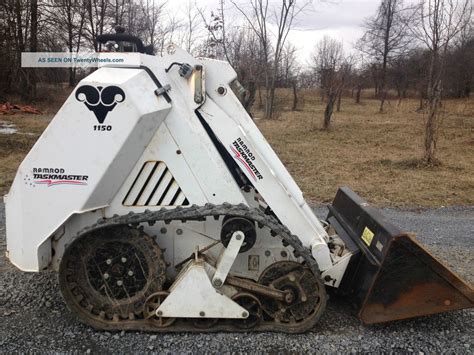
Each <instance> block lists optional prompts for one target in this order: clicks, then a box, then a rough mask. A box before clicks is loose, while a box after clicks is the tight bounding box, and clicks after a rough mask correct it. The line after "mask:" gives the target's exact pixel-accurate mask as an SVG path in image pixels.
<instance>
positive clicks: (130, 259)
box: [59, 226, 166, 325]
mask: <svg viewBox="0 0 474 355" xmlns="http://www.w3.org/2000/svg"><path fill="white" fill-rule="evenodd" d="M165 271H166V264H165V261H164V259H163V254H162V251H161V250H160V248H159V247H158V245H156V243H155V242H154V240H153V239H152V238H151V237H150V236H148V235H146V234H145V233H144V232H142V231H140V230H138V229H133V228H130V227H127V226H121V227H110V228H103V229H98V230H96V231H94V232H92V233H89V234H86V235H85V236H84V237H81V238H80V239H78V240H76V241H74V243H73V244H72V245H70V246H69V247H68V248H67V249H66V252H65V253H64V255H63V258H62V260H61V264H60V266H59V285H60V289H61V293H62V295H63V297H64V300H65V301H66V304H67V306H68V307H69V308H70V309H71V310H72V311H73V312H74V313H76V314H77V315H78V316H79V318H80V319H81V320H82V321H84V322H85V323H89V324H91V323H92V325H97V324H94V323H95V322H99V323H100V322H101V321H104V322H107V321H110V320H111V321H119V320H121V319H128V320H134V319H135V318H136V317H137V316H138V317H141V316H142V312H143V305H144V303H145V301H146V300H147V299H148V298H149V296H150V295H151V294H153V293H155V292H157V291H159V290H161V289H162V288H163V284H164V282H165Z"/></svg>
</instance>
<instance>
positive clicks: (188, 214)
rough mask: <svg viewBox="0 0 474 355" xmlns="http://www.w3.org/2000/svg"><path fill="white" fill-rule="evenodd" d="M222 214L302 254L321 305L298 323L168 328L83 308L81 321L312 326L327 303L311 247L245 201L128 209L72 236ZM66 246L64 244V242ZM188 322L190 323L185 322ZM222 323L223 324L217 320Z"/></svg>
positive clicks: (132, 325)
mask: <svg viewBox="0 0 474 355" xmlns="http://www.w3.org/2000/svg"><path fill="white" fill-rule="evenodd" d="M222 215H227V216H235V217H242V218H247V219H249V220H253V221H255V222H256V223H257V224H258V227H259V228H262V227H267V228H269V229H270V231H271V235H272V236H274V237H275V236H278V237H279V238H281V239H282V242H283V244H284V245H290V246H291V247H292V248H293V249H294V255H295V257H302V258H303V259H304V261H305V265H306V266H307V267H308V268H309V269H310V270H311V271H312V273H313V274H314V275H315V276H316V278H317V279H318V281H319V283H320V289H321V291H322V292H321V294H320V298H321V305H320V308H319V310H318V311H317V312H314V313H313V314H311V315H310V316H309V317H308V319H306V320H305V321H302V322H298V323H278V322H269V321H266V322H261V323H260V324H259V325H257V326H256V327H254V328H251V329H242V328H240V327H239V326H237V325H233V324H230V323H226V321H225V320H224V321H219V322H218V323H217V324H216V325H213V326H212V328H209V329H202V328H198V327H196V326H194V325H193V324H192V320H191V321H183V320H180V319H178V320H177V321H176V323H178V324H176V325H171V326H170V327H167V328H157V327H154V326H153V323H152V322H150V321H146V320H143V319H137V320H118V321H111V320H103V319H100V318H97V317H92V315H91V314H90V313H87V311H86V310H84V312H83V314H78V316H79V318H80V319H81V321H83V322H84V323H86V324H88V325H90V326H92V327H94V328H96V329H104V330H116V331H121V330H140V331H151V332H165V333H167V332H218V331H233V332H239V331H240V332H248V331H280V332H285V333H301V332H304V331H307V330H309V329H311V328H312V327H314V325H315V324H316V323H317V321H318V320H319V318H320V317H321V314H322V313H323V312H324V309H325V307H326V293H325V289H324V283H323V282H322V280H321V276H320V271H319V268H318V264H317V263H316V261H315V260H314V259H313V257H312V255H311V253H310V251H309V250H308V249H307V248H305V247H304V246H303V245H302V243H301V241H300V240H299V239H298V237H297V236H295V235H293V234H291V233H290V231H289V230H288V228H286V227H285V226H283V225H282V224H281V223H280V222H279V221H278V220H277V219H276V218H275V217H273V216H270V215H267V214H265V213H264V212H263V211H261V210H259V209H255V208H249V207H248V206H247V205H244V204H239V205H232V204H228V203H224V204H222V205H214V204H210V203H208V204H206V205H204V206H197V205H192V206H190V207H181V206H179V207H176V208H174V209H167V208H162V209H160V210H157V211H149V210H146V211H145V212H143V213H134V212H130V213H128V214H126V215H122V216H119V215H114V216H113V217H111V218H108V219H99V220H98V221H97V222H96V223H95V224H93V225H91V226H88V227H85V228H84V229H82V230H81V231H80V232H79V233H78V234H77V236H76V238H74V240H77V239H78V238H81V237H82V236H84V235H86V234H88V233H91V232H93V231H97V230H100V229H104V228H109V227H114V226H120V225H131V226H133V227H138V226H139V225H140V224H142V223H148V224H149V225H153V224H154V223H156V222H157V221H163V222H165V223H166V224H168V223H170V222H171V221H181V222H186V221H204V220H205V218H207V217H219V216H222ZM66 247H67V246H66ZM187 323H189V324H187ZM219 323H222V324H219Z"/></svg>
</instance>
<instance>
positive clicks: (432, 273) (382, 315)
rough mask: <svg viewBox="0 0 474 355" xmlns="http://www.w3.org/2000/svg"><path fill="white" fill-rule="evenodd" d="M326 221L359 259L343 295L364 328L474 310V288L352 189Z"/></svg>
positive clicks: (346, 277)
mask: <svg viewBox="0 0 474 355" xmlns="http://www.w3.org/2000/svg"><path fill="white" fill-rule="evenodd" d="M327 221H328V223H330V224H331V225H332V227H333V228H334V229H335V230H336V232H337V233H338V235H339V236H340V237H341V238H342V239H343V240H344V242H345V243H346V246H347V247H348V249H349V250H350V251H351V252H353V254H354V255H353V256H352V258H351V260H350V262H349V265H348V267H347V270H346V273H345V274H344V277H343V279H342V281H341V284H340V286H339V289H338V291H339V292H341V293H342V294H344V295H346V296H347V297H348V298H349V299H350V300H351V301H352V302H353V303H354V304H355V305H356V307H358V309H359V318H360V319H361V320H362V322H363V323H365V324H374V323H383V322H389V321H394V320H400V319H407V318H413V317H419V316H425V315H430V314H435V313H441V312H447V311H453V310H458V309H464V308H472V307H473V306H474V290H473V288H472V287H471V286H469V285H468V284H467V283H466V282H464V281H463V280H462V279H461V278H460V277H459V276H457V275H456V274H455V273H453V272H452V271H451V270H449V268H448V267H447V266H445V265H443V263H441V262H440V261H439V260H437V259H436V258H435V257H434V256H433V255H431V254H430V253H429V251H427V250H426V249H425V248H424V247H423V246H422V245H421V244H420V243H419V242H418V241H417V240H416V239H415V237H414V235H412V234H409V233H406V232H403V231H401V230H400V229H399V228H398V227H396V226H394V225H393V224H391V223H390V222H389V221H388V220H387V219H386V218H385V216H383V215H382V214H381V213H380V211H379V210H378V209H376V208H374V207H372V206H370V205H369V204H368V203H367V202H366V201H365V200H363V199H362V198H361V197H359V196H358V195H357V194H356V193H355V192H353V191H352V190H350V189H349V188H347V187H342V188H340V189H339V190H338V192H337V194H336V197H335V198H334V201H333V203H332V205H330V206H329V214H328V217H327Z"/></svg>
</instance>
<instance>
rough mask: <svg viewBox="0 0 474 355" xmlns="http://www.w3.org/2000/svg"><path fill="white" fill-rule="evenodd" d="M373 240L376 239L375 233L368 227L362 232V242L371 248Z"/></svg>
mask: <svg viewBox="0 0 474 355" xmlns="http://www.w3.org/2000/svg"><path fill="white" fill-rule="evenodd" d="M372 239H374V233H373V232H372V231H371V230H370V229H369V228H367V227H365V228H364V232H362V240H363V241H364V242H365V244H367V245H368V246H370V243H372Z"/></svg>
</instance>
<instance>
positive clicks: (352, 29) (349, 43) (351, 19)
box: [167, 0, 380, 65]
mask: <svg viewBox="0 0 474 355" xmlns="http://www.w3.org/2000/svg"><path fill="white" fill-rule="evenodd" d="M235 1H236V3H238V4H248V3H249V0H235ZM304 1H305V0H300V3H302V2H304ZM186 2H187V0H170V1H169V2H168V6H167V7H168V9H169V10H170V11H172V12H175V11H176V13H177V15H178V16H179V12H180V10H181V11H182V9H183V8H184V7H185V4H186ZM272 2H279V0H270V3H272ZM196 4H197V5H198V6H199V7H200V8H205V9H206V12H205V13H206V14H208V13H210V11H211V10H215V9H216V8H217V7H218V0H196ZM379 4H380V0H329V1H317V0H313V2H312V4H310V5H309V7H308V8H307V11H305V12H304V13H302V14H300V15H299V16H298V18H297V20H296V23H295V26H294V28H295V29H294V30H292V31H291V33H290V35H289V37H288V40H289V41H290V42H291V43H292V44H293V45H294V46H295V47H296V48H297V49H298V52H299V53H298V54H299V58H300V60H299V61H300V63H301V64H303V65H304V64H306V63H307V62H308V60H309V58H310V54H311V52H312V50H313V49H314V46H315V44H316V43H317V42H318V41H319V40H320V39H321V38H323V37H324V36H325V35H329V36H331V37H333V38H334V39H337V40H339V41H342V42H343V44H344V49H345V50H346V51H347V52H351V51H352V47H353V45H354V44H355V42H356V41H357V39H358V38H360V37H361V36H362V32H363V29H362V27H361V25H362V24H363V22H364V19H366V18H367V17H369V16H372V15H374V14H375V11H376V9H377V6H378V5H379ZM270 6H271V5H270ZM225 9H226V16H227V22H229V19H231V20H234V19H238V20H241V19H242V15H241V14H240V13H239V12H238V11H237V10H236V9H235V8H234V6H233V5H232V3H231V2H230V0H226V1H225ZM270 11H271V8H269V12H270Z"/></svg>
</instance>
